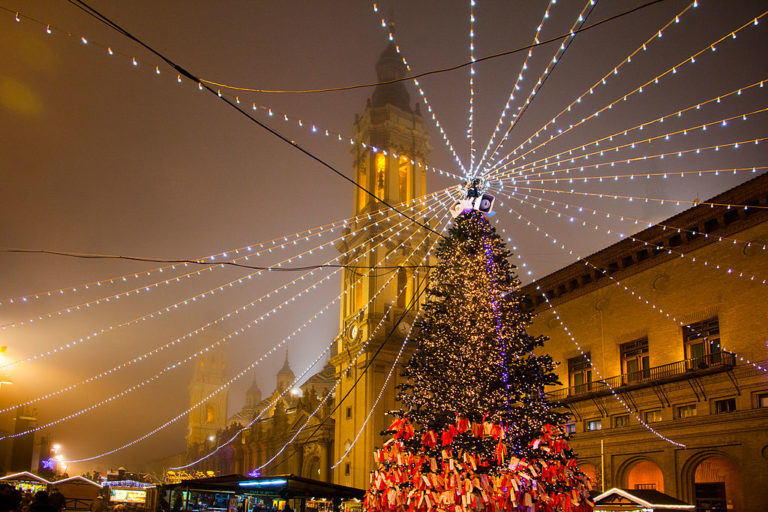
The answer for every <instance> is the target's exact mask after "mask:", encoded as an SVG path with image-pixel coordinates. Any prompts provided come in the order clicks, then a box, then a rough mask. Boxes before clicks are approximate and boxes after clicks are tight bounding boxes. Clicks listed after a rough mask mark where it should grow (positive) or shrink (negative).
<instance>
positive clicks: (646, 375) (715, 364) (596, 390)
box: [547, 352, 736, 402]
mask: <svg viewBox="0 0 768 512" xmlns="http://www.w3.org/2000/svg"><path fill="white" fill-rule="evenodd" d="M734 366H736V357H735V356H734V355H733V354H731V353H730V352H718V353H716V354H706V355H703V356H699V357H694V358H691V359H684V360H682V361H676V362H674V363H669V364H665V365H662V366H655V367H653V368H647V369H645V370H641V371H638V372H634V373H625V374H623V375H616V376H614V377H608V378H607V379H603V380H599V381H595V382H588V383H586V384H582V385H579V386H572V387H569V388H561V389H556V390H555V391H550V392H549V393H547V398H548V399H549V401H550V402H573V401H576V400H581V399H584V398H591V397H593V396H601V395H607V394H608V393H610V392H611V389H615V390H617V391H630V390H633V389H639V388H643V387H647V386H651V385H653V384H664V383H666V382H673V381H678V380H685V379H687V378H690V377H698V376H700V375H707V374H710V373H719V372H723V371H726V370H729V369H731V368H733V367H734Z"/></svg>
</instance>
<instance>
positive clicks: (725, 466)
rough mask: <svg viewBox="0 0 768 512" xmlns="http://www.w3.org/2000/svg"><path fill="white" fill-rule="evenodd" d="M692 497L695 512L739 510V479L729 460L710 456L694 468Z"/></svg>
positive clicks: (718, 456) (736, 469)
mask: <svg viewBox="0 0 768 512" xmlns="http://www.w3.org/2000/svg"><path fill="white" fill-rule="evenodd" d="M693 497H694V503H695V504H696V510H697V512H704V511H706V512H726V511H728V510H734V511H738V510H741V479H740V476H739V470H738V468H737V467H736V465H735V464H734V463H733V462H731V460H730V459H728V458H726V457H723V456H722V455H712V456H710V457H707V458H705V459H704V460H702V461H701V462H699V464H698V465H697V466H696V471H695V472H694V475H693Z"/></svg>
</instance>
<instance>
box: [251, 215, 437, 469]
mask: <svg viewBox="0 0 768 512" xmlns="http://www.w3.org/2000/svg"><path fill="white" fill-rule="evenodd" d="M447 216H448V214H447V212H446V213H445V214H444V216H443V218H445V217H447ZM445 227H446V226H445V225H444V228H445ZM426 240H427V238H424V241H423V242H422V243H424V242H426ZM436 243H437V240H434V241H433V242H432V244H433V247H434V244H436ZM431 252H432V248H430V250H429V251H427V253H426V254H425V255H424V257H423V258H422V262H423V261H426V260H427V258H428V257H429V255H430V254H431ZM404 291H405V290H404V289H402V288H401V289H400V290H399V291H398V292H397V295H400V294H402V293H403V292H404ZM392 307H393V305H392V304H390V305H388V306H387V308H386V311H385V313H384V315H383V316H382V318H381V319H380V320H379V322H378V324H376V327H375V328H374V329H373V333H372V334H371V336H369V337H368V339H367V340H366V342H365V343H364V344H363V345H362V346H361V347H360V349H359V350H358V351H357V353H356V354H355V355H354V357H353V358H352V359H351V360H350V361H349V363H348V364H347V366H346V368H344V370H343V371H342V372H339V377H337V378H336V381H335V382H334V385H333V386H332V387H331V388H330V389H329V390H328V392H327V393H326V394H325V396H324V397H323V398H322V400H321V401H320V403H319V404H318V406H317V407H316V408H315V410H314V411H312V412H311V413H310V414H309V415H308V416H307V418H306V420H305V421H304V423H303V424H302V425H301V427H299V428H298V429H296V432H295V433H294V435H293V436H291V438H290V439H288V440H287V441H286V442H285V443H284V444H283V446H282V447H281V448H280V449H278V450H277V452H276V453H275V454H274V455H273V456H272V457H271V458H269V459H268V460H267V461H266V462H264V463H263V464H261V465H260V466H257V467H256V471H260V470H262V469H264V468H265V467H267V466H269V465H270V464H271V463H272V462H274V461H275V460H276V459H277V457H279V456H280V454H282V453H283V452H284V451H285V449H286V448H287V447H288V446H290V445H291V444H292V443H293V442H294V441H295V440H296V439H297V438H298V437H299V435H301V433H302V432H303V431H304V429H305V428H306V427H307V425H309V422H310V421H311V419H312V418H313V417H314V416H315V415H316V414H317V413H318V412H319V411H320V409H321V408H322V407H323V405H324V404H325V402H326V401H328V399H329V398H331V397H332V396H333V395H334V393H335V391H336V389H337V388H338V387H339V386H340V385H341V381H342V379H343V378H344V374H345V373H346V372H347V371H348V370H350V369H351V368H352V367H353V366H354V365H355V364H356V362H357V360H358V359H359V358H360V357H361V356H362V355H363V354H364V353H365V351H366V350H365V349H366V348H367V346H368V344H369V343H370V342H371V340H373V338H374V336H375V335H376V333H377V332H378V331H379V330H380V329H381V328H382V327H383V326H384V324H385V321H386V319H387V318H388V317H389V312H390V311H391V309H392ZM385 341H386V340H385ZM382 346H383V343H382ZM393 368H394V366H393ZM339 403H340V402H339Z"/></svg>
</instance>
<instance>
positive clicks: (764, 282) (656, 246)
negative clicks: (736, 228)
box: [503, 193, 768, 285]
mask: <svg viewBox="0 0 768 512" xmlns="http://www.w3.org/2000/svg"><path fill="white" fill-rule="evenodd" d="M503 195H505V196H506V197H509V198H511V199H515V200H517V201H519V202H520V203H521V204H526V205H528V206H531V207H532V208H534V209H537V208H536V204H535V203H533V202H531V201H527V200H525V199H520V198H519V197H516V196H515V195H514V194H505V193H503ZM526 197H529V196H526ZM530 197H533V198H534V199H538V200H539V201H540V202H546V203H550V202H551V201H549V200H546V199H543V198H540V197H536V196H530ZM541 209H542V210H543V211H544V213H546V214H549V215H553V216H555V217H557V218H560V219H562V218H563V215H565V217H566V219H564V220H567V221H570V220H571V219H573V220H574V221H575V220H576V219H575V217H572V216H569V215H568V214H567V213H565V212H562V211H558V210H555V209H554V208H552V207H551V206H544V207H543V208H541ZM577 215H578V214H577ZM569 224H571V225H573V224H575V225H578V226H581V227H583V228H587V226H588V225H589V226H592V227H593V228H594V230H595V231H598V230H600V229H604V230H605V233H606V234H607V235H615V236H617V237H619V239H620V240H632V241H633V242H636V243H638V244H640V245H644V246H645V247H652V248H653V249H655V250H656V251H658V252H664V253H667V254H668V255H674V256H679V257H680V258H686V259H688V260H689V261H691V262H695V263H699V264H701V265H703V266H705V267H708V268H711V269H713V270H718V271H722V272H723V273H725V274H726V275H729V276H731V277H734V278H738V279H745V280H747V281H751V282H755V283H758V284H762V285H768V280H767V279H762V280H761V279H760V278H759V277H757V276H755V275H754V274H745V273H744V272H739V271H738V270H734V269H733V268H728V267H727V266H724V265H720V264H719V263H713V262H710V261H707V260H705V259H703V258H700V257H696V256H690V255H688V254H687V253H684V252H682V251H681V250H679V249H674V248H672V247H665V246H664V243H663V242H661V243H654V242H649V241H647V240H641V239H639V238H637V237H635V236H632V235H625V234H624V233H621V232H618V233H617V232H614V230H612V229H610V228H605V227H603V226H601V225H600V224H597V223H594V222H587V221H585V220H582V221H581V222H569ZM676 231H678V232H682V230H676ZM734 242H735V241H734Z"/></svg>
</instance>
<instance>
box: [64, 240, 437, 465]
mask: <svg viewBox="0 0 768 512" xmlns="http://www.w3.org/2000/svg"><path fill="white" fill-rule="evenodd" d="M413 236H416V232H414V233H412V234H411V235H410V237H409V238H412V237H413ZM426 239H427V237H425V238H423V240H422V243H423V242H424V241H425V240H426ZM414 252H415V251H414ZM390 256H391V254H390V255H388V256H387V257H385V260H386V259H388V258H389V257H390ZM390 279H392V278H390ZM339 298H340V296H339V297H337V298H335V299H333V300H332V301H331V302H329V303H328V304H327V305H326V306H325V307H324V308H323V310H322V311H323V312H324V311H327V310H328V308H330V306H331V305H333V304H334V303H335V302H337V301H338V299H339ZM316 317H317V315H315V317H313V318H316ZM309 323H311V320H308V321H307V322H305V323H304V324H303V325H302V326H300V327H299V328H298V329H296V330H294V331H293V332H292V333H291V334H290V335H289V336H288V337H286V338H285V339H283V340H282V341H281V342H280V343H278V344H277V345H275V346H274V347H273V348H272V349H270V351H268V352H267V354H265V355H264V356H261V357H260V358H258V359H256V360H254V361H253V362H252V363H251V364H250V365H248V366H247V367H246V368H244V369H243V370H241V371H240V372H239V373H238V374H236V375H235V376H234V377H232V378H231V379H229V380H228V381H227V382H225V383H224V384H222V385H221V386H219V387H218V388H217V389H215V390H214V391H212V392H211V393H209V394H208V395H207V396H205V397H204V398H203V399H202V400H200V401H199V402H197V403H196V404H193V405H192V406H191V407H189V408H188V409H186V410H185V411H183V412H182V413H180V414H178V415H176V416H174V417H173V418H171V419H170V420H168V421H167V422H165V423H163V424H162V425H160V426H158V427H156V428H155V429H153V430H151V431H150V432H148V433H146V434H144V435H143V436H141V437H139V438H136V439H135V440H133V441H130V442H128V443H125V444H123V445H121V446H119V447H117V448H115V449H112V450H108V451H106V452H102V453H100V454H98V455H95V456H92V457H87V458H81V459H76V460H69V461H67V462H70V463H75V462H85V461H89V460H95V459H98V458H102V457H105V456H107V455H111V454H113V453H116V452H118V451H121V450H123V449H125V448H128V447H130V446H133V445H135V444H137V443H139V442H141V441H143V440H145V439H147V438H148V437H151V436H152V435H154V434H156V433H157V432H159V431H161V430H163V429H165V428H167V427H168V426H170V425H171V424H173V423H175V422H176V421H178V420H179V419H181V418H183V417H184V416H186V415H187V414H188V413H189V412H190V411H192V410H194V409H195V408H197V407H199V406H200V405H202V404H203V403H205V402H207V401H208V400H209V399H210V398H212V397H213V396H215V395H216V394H218V393H220V392H221V391H222V390H223V389H226V388H228V387H229V386H230V385H231V384H232V383H234V382H235V381H237V380H239V379H240V378H242V377H243V375H245V374H246V373H248V372H250V371H251V370H253V368H255V367H256V366H257V365H258V364H259V363H260V362H261V361H262V360H263V359H264V358H265V357H267V356H268V355H270V354H271V353H273V352H274V351H275V350H277V349H278V348H279V347H281V346H282V345H283V344H284V343H285V342H286V340H288V339H290V338H292V337H293V336H295V335H296V334H298V333H299V332H300V331H301V330H303V329H304V328H305V327H306V326H307V325H308V324H309ZM334 342H335V338H334V340H333V341H331V344H329V345H328V347H327V348H326V350H328V349H330V347H331V346H332V345H333V343H334Z"/></svg>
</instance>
